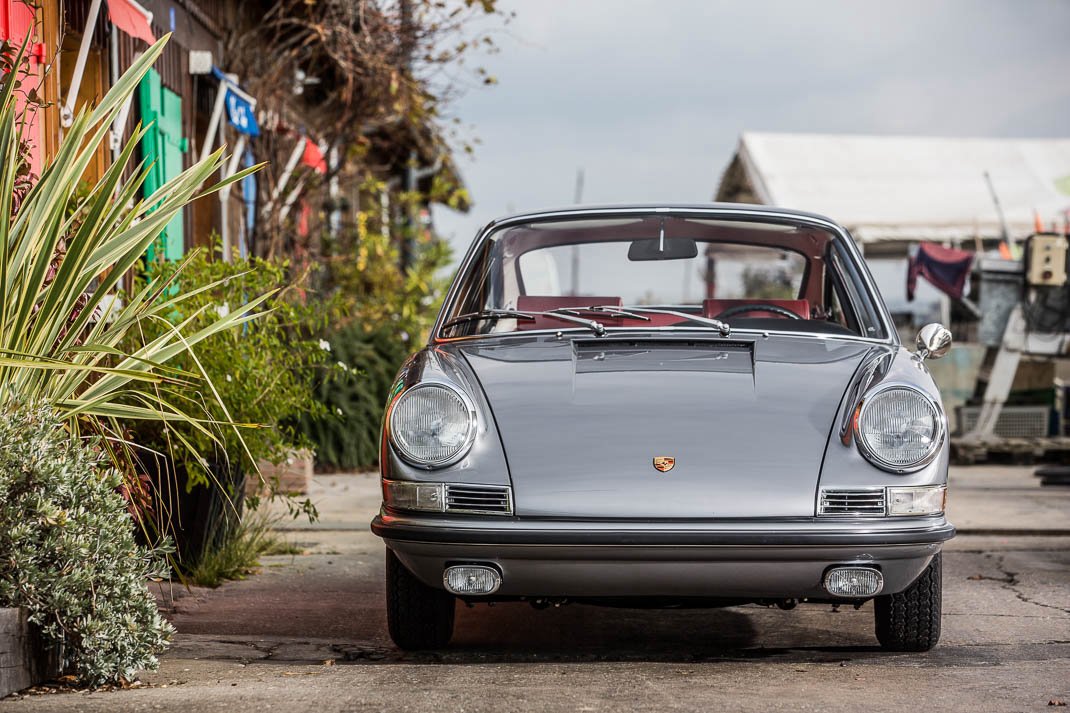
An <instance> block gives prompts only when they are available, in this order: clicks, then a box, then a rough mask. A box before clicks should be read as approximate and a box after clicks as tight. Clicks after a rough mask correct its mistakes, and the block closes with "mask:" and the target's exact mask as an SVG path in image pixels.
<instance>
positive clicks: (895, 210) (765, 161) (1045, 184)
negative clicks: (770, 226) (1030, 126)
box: [717, 132, 1070, 243]
mask: <svg viewBox="0 0 1070 713" xmlns="http://www.w3.org/2000/svg"><path fill="white" fill-rule="evenodd" d="M986 172H987V173H988V174H989V175H990V176H991V178H992V183H993V185H994V187H995V190H996V193H997V194H998V196H999V200H1000V203H1001V204H1002V206H1003V211H1004V213H1005V215H1006V218H1007V223H1008V227H1009V229H1010V233H1011V237H1012V238H1022V237H1024V236H1027V235H1029V234H1031V233H1032V232H1034V231H1033V226H1034V210H1035V211H1037V212H1038V213H1039V214H1040V216H1041V218H1042V219H1043V220H1044V224H1045V225H1046V226H1050V225H1051V223H1052V221H1055V220H1058V222H1059V225H1060V226H1061V225H1062V220H1063V216H1064V213H1065V211H1067V210H1068V209H1070V139H968V138H929V137H906V136H858V135H833V134H773V133H751V132H747V133H744V134H743V136H742V138H741V139H740V142H739V149H738V151H737V153H736V156H735V157H734V158H733V160H732V163H731V164H730V165H729V167H728V170H726V171H725V175H724V176H723V177H722V179H721V185H720V187H719V189H718V192H717V199H718V200H727V201H738V200H745V201H753V202H758V203H767V204H770V205H777V206H782V207H790V208H800V209H804V210H809V211H813V212H815V213H822V214H824V215H827V216H829V217H830V218H833V219H834V220H836V221H837V222H839V223H841V224H843V225H845V226H847V228H848V229H850V230H851V232H852V234H853V235H854V236H855V238H856V239H857V240H860V241H861V242H863V243H876V242H882V241H884V242H887V241H895V242H903V241H919V240H937V241H959V240H962V241H967V240H972V239H973V238H974V237H975V236H978V235H979V236H981V237H984V238H997V237H999V235H1000V224H999V216H998V213H997V212H996V208H995V205H994V204H993V201H992V197H991V194H990V193H989V190H988V186H987V184H986V182H985V178H984V174H985V173H986Z"/></svg>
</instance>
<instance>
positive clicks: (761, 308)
mask: <svg viewBox="0 0 1070 713" xmlns="http://www.w3.org/2000/svg"><path fill="white" fill-rule="evenodd" d="M747 312H769V313H770V314H775V315H777V316H778V317H785V318H786V319H802V317H800V316H799V315H797V314H795V313H794V312H792V311H791V310H790V309H788V308H787V307H781V306H780V305H771V304H761V303H757V302H756V303H754V304H745V305H736V306H734V307H729V308H728V309H726V310H724V311H723V312H721V313H720V314H719V315H717V319H729V318H731V317H735V316H736V315H738V314H745V313H747Z"/></svg>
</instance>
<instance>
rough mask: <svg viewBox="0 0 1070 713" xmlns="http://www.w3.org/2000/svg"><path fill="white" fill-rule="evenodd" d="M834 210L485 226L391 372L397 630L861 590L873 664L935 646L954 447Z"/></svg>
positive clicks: (616, 216)
mask: <svg viewBox="0 0 1070 713" xmlns="http://www.w3.org/2000/svg"><path fill="white" fill-rule="evenodd" d="M950 346H951V337H950V334H949V333H948V331H947V330H946V329H944V328H943V327H941V326H939V325H929V326H927V327H925V328H924V329H922V330H921V333H920V334H919V335H918V340H917V350H916V351H915V352H913V353H911V352H910V351H908V350H907V349H906V348H904V347H903V346H902V345H901V344H900V341H899V338H898V336H897V335H896V332H895V329H894V327H893V325H892V323H891V320H890V319H889V317H888V312H887V309H886V308H885V306H884V303H883V301H882V300H881V297H880V295H879V294H878V292H877V290H876V289H875V287H874V284H873V280H872V279H871V277H870V275H869V272H868V271H867V269H866V265H865V263H864V262H863V260H862V259H861V257H860V256H859V253H858V251H857V249H856V248H855V245H854V242H853V241H852V239H851V237H850V236H849V235H848V233H847V232H846V231H845V230H844V229H843V228H842V227H840V226H839V225H837V224H836V223H834V222H832V221H831V220H829V219H827V218H823V217H821V216H817V215H812V214H808V213H800V212H795V211H787V210H780V209H775V208H767V207H759V206H743V205H717V204H710V205H705V206H675V205H673V206H660V205H654V206H628V207H608V208H575V209H570V210H559V211H552V212H541V213H531V214H525V215H517V216H514V217H510V218H506V219H503V220H498V221H495V222H493V223H491V224H490V225H488V226H487V227H486V228H485V229H484V230H483V231H482V232H481V233H480V235H479V236H478V237H477V238H476V240H475V242H474V243H473V245H472V247H471V248H470V249H469V251H468V254H467V256H466V257H465V258H464V260H463V262H462V263H461V266H460V269H459V271H458V273H457V277H456V279H455V280H454V282H453V285H452V287H451V288H450V290H449V292H448V294H447V296H446V298H445V302H444V304H443V307H442V311H441V313H440V315H439V317H438V320H437V322H436V323H435V325H434V328H433V330H432V332H431V336H430V339H429V342H428V344H427V346H425V347H424V348H423V349H422V350H421V351H419V352H418V353H416V354H415V355H413V356H412V357H411V358H410V359H409V360H408V361H407V362H406V363H405V364H404V366H402V368H401V372H400V374H399V376H398V380H397V383H396V386H395V388H394V389H393V395H392V397H391V399H390V402H389V404H388V406H387V410H386V417H385V421H384V427H383V439H382V459H381V460H382V465H381V471H382V488H383V506H382V510H381V512H380V513H379V515H378V516H377V517H376V518H375V520H374V521H373V522H372V529H373V531H374V532H375V533H376V534H377V535H379V536H380V537H382V538H383V539H384V540H385V542H386V558H387V560H386V571H387V583H386V593H387V613H388V619H389V628H390V634H391V636H392V638H393V639H394V641H395V643H397V644H398V646H400V647H402V648H405V649H423V648H436V647H441V646H444V645H446V644H447V643H448V641H449V639H450V636H451V634H452V630H453V618H454V608H455V605H456V604H457V600H462V601H464V602H468V603H476V602H492V601H528V602H530V603H531V604H533V605H535V606H537V607H541V606H547V605H550V604H561V603H566V602H582V603H593V604H611V605H615V606H622V605H623V606H635V607H666V606H733V605H740V604H747V603H758V604H765V605H776V606H779V607H781V608H783V609H791V608H793V607H794V606H795V605H796V604H797V603H799V602H840V603H845V604H854V605H859V606H861V605H862V604H863V603H865V602H867V601H870V600H872V602H873V610H874V615H875V622H876V636H877V639H878V640H879V641H880V643H881V645H882V646H884V647H885V648H887V649H891V650H899V651H924V650H928V649H930V648H932V647H933V646H934V645H935V644H936V642H937V639H938V638H939V636H940V609H941V604H940V600H941V573H940V550H941V547H942V543H943V542H945V541H946V540H948V539H950V538H951V537H952V536H954V534H955V529H954V528H953V527H952V526H951V524H949V523H948V522H947V520H946V519H945V517H944V501H945V493H946V484H947V466H948V444H947V439H946V419H945V416H944V411H943V409H942V407H941V404H940V396H939V392H938V391H937V389H936V386H935V385H934V383H933V380H932V378H931V376H930V375H929V372H928V370H927V369H926V367H925V363H924V360H925V359H926V358H930V359H931V358H936V357H939V356H942V355H943V354H945V353H946V352H947V350H948V349H949V348H950Z"/></svg>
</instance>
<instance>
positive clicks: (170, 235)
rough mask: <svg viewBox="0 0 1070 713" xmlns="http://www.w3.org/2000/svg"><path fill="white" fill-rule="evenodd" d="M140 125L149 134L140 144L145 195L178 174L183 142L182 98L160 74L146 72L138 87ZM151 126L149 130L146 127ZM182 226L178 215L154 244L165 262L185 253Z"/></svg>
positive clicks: (151, 252) (152, 250)
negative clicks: (146, 169) (146, 165)
mask: <svg viewBox="0 0 1070 713" xmlns="http://www.w3.org/2000/svg"><path fill="white" fill-rule="evenodd" d="M138 100H139V103H140V106H141V121H142V123H143V124H145V125H146V126H149V127H150V128H149V131H148V133H147V134H145V138H144V139H143V140H142V142H141V144H142V145H141V151H142V155H143V156H144V158H145V160H146V162H148V163H149V164H152V170H151V171H150V172H149V176H148V178H147V179H146V180H145V195H146V196H149V195H151V194H152V193H153V192H154V191H156V189H158V188H159V187H160V186H162V185H163V184H165V183H166V182H167V181H169V180H171V179H172V178H174V177H175V176H177V175H178V174H180V173H181V172H182V166H183V161H182V155H183V154H184V153H185V152H186V145H187V144H186V139H185V137H184V136H182V98H181V97H179V96H178V95H177V94H175V93H174V92H172V91H171V90H170V89H167V88H166V87H164V86H163V84H161V82H160V74H159V73H158V72H157V71H156V70H155V69H150V70H149V73H148V74H146V75H145V78H144V79H142V80H141V84H140V85H139V86H138ZM150 125H151V126H150ZM184 229H185V224H184V222H183V215H182V211H179V212H178V213H177V214H176V215H175V217H174V218H172V219H171V221H170V222H168V224H167V226H166V227H165V228H164V230H163V233H162V234H161V235H160V240H159V241H158V244H159V245H160V246H161V247H160V249H161V250H162V251H163V256H164V258H165V259H167V260H180V259H182V255H183V253H184V252H185V250H184V248H185V240H184ZM148 257H149V262H152V260H154V259H155V257H156V247H155V246H152V247H150V248H149V254H148Z"/></svg>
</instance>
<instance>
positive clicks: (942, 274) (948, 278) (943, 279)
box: [907, 243, 973, 301]
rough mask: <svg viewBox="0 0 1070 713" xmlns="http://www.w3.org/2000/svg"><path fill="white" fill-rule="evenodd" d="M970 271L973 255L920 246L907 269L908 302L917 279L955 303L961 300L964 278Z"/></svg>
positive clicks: (936, 246) (934, 246)
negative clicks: (920, 278) (922, 278)
mask: <svg viewBox="0 0 1070 713" xmlns="http://www.w3.org/2000/svg"><path fill="white" fill-rule="evenodd" d="M972 267H973V253H972V252H967V251H966V250H956V249H954V248H945V247H943V246H942V245H937V244H935V243H922V244H921V245H919V246H918V252H917V253H916V254H914V255H912V256H911V257H910V263H909V267H908V269H907V299H908V300H911V301H913V300H914V290H915V288H916V287H917V284H918V276H919V275H920V276H921V277H924V278H925V279H926V280H928V281H929V282H930V283H932V285H933V287H935V288H936V289H938V290H940V291H941V292H943V293H944V294H947V295H950V296H951V297H954V298H955V299H957V300H958V299H962V292H963V290H964V289H965V287H966V278H968V277H969V276H970V269H971V268H972Z"/></svg>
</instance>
